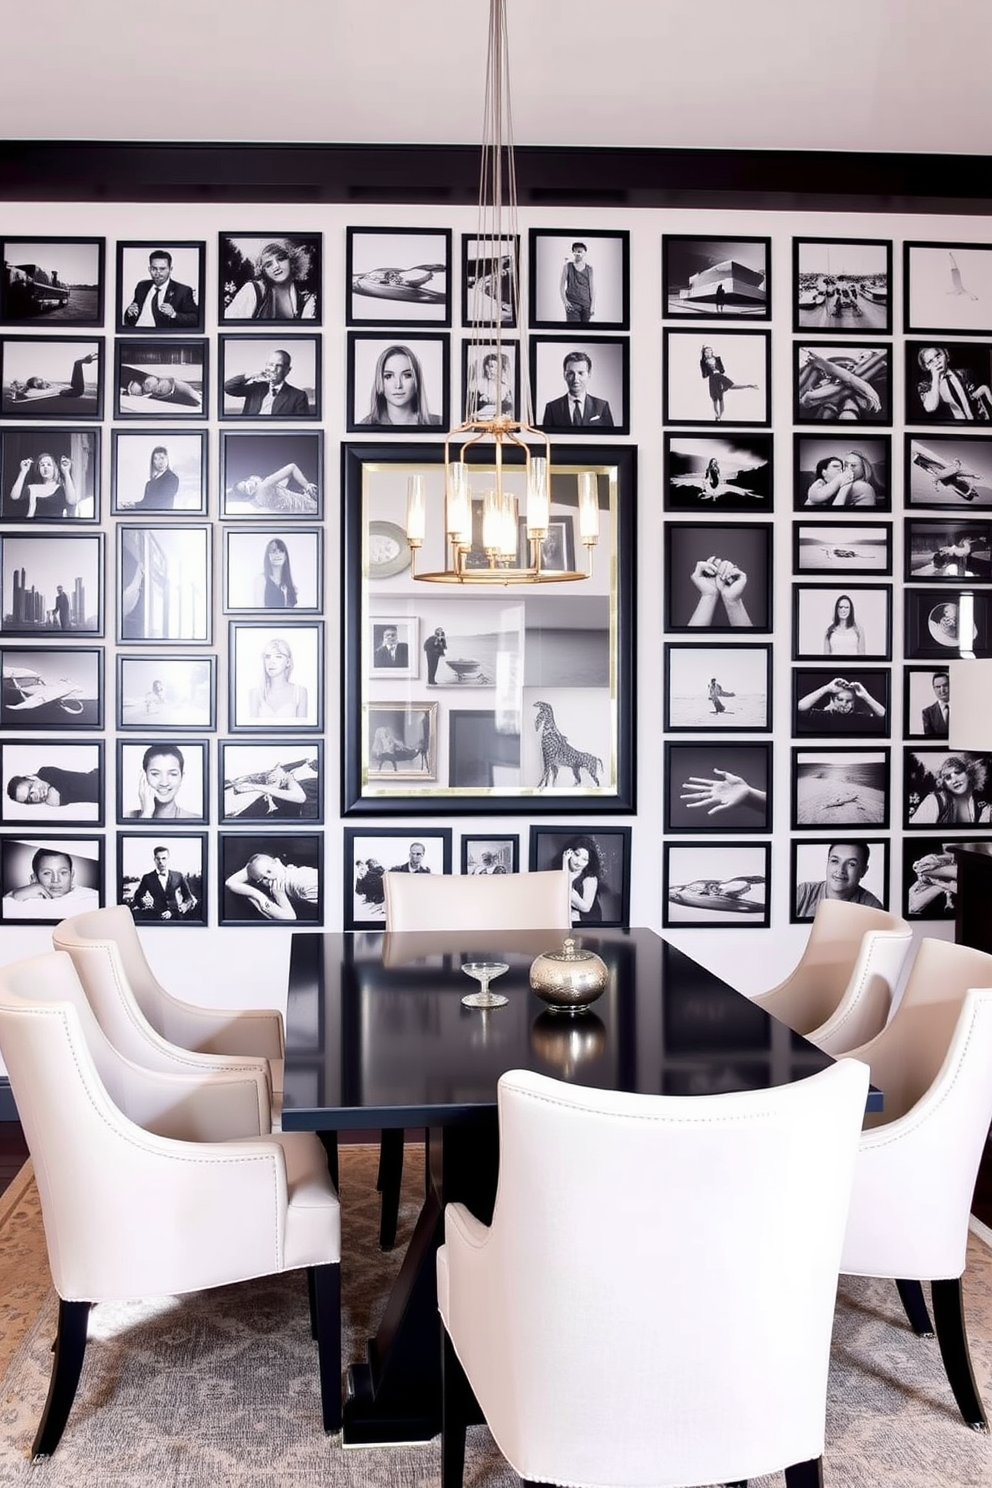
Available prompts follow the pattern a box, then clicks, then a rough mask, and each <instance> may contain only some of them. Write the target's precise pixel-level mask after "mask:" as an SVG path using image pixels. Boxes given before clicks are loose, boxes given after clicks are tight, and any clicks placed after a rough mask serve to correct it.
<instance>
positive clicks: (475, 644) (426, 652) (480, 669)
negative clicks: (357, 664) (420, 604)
mask: <svg viewBox="0 0 992 1488" xmlns="http://www.w3.org/2000/svg"><path fill="white" fill-rule="evenodd" d="M435 614H436V615H438V616H440V617H441V618H443V620H444V624H443V625H432V624H431V619H432V618H433V615H435ZM370 623H371V626H372V632H371V634H370V636H369V638H368V639H369V643H370V645H371V647H372V651H371V672H370V675H371V676H382V677H387V678H388V676H389V675H390V673H392V674H393V675H396V676H401V677H402V676H409V677H419V676H420V675H421V672H420V656H419V653H421V652H422V653H423V657H424V672H425V674H426V675H425V680H426V683H427V686H428V687H437V688H457V689H460V690H463V691H466V690H468V689H469V688H472V687H489V688H493V687H496V685H497V680H498V678H499V677H500V676H509V675H511V672H512V673H513V674H514V675H515V674H516V673H515V669H516V668H519V666H520V661H521V657H522V655H523V651H524V626H525V610H524V606H523V605H522V604H519V603H507V602H505V601H500V600H497V599H488V598H483V597H476V598H475V599H468V600H454V601H452V602H451V603H450V604H446V605H445V608H444V609H443V610H441V609H440V608H438V609H436V610H434V611H432V614H431V616H430V617H429V618H427V619H425V621H424V625H423V634H422V636H420V633H419V631H418V622H417V620H416V619H415V618H407V619H406V620H402V619H401V620H399V621H390V619H389V618H388V617H383V616H379V615H372V616H371V617H370ZM385 627H390V628H391V629H392V630H393V631H394V635H393V639H392V652H391V654H392V655H393V656H394V658H395V660H394V661H393V662H392V663H391V664H390V663H389V662H388V660H387V655H386V654H385V653H384V651H383V649H382V648H383V644H385V645H386V646H387V647H388V646H389V645H390V642H389V639H388V637H387V636H386V635H385V630H384V628H385ZM407 639H408V640H409V646H407V645H406V644H405V641H406V640H407ZM403 667H409V670H408V671H403V670H401V668H403Z"/></svg>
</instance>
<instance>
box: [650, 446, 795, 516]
mask: <svg viewBox="0 0 992 1488" xmlns="http://www.w3.org/2000/svg"><path fill="white" fill-rule="evenodd" d="M773 437H774V436H773V435H771V434H743V433H742V434H729V435H728V434H706V435H695V436H694V435H692V434H668V433H666V434H665V435H664V441H665V484H664V494H665V510H666V511H673V512H679V511H686V512H695V511H699V512H718V511H719V512H727V511H729V512H762V513H769V514H770V513H771V511H772V509H773V507H774V501H775V487H774V481H773V468H772V439H773Z"/></svg>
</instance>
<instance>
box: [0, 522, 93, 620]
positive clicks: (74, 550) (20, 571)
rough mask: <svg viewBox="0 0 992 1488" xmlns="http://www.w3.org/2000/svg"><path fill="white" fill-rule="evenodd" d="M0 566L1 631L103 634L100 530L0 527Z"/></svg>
mask: <svg viewBox="0 0 992 1488" xmlns="http://www.w3.org/2000/svg"><path fill="white" fill-rule="evenodd" d="M0 571H2V599H0V609H2V616H3V618H2V623H0V630H2V632H3V634H4V635H23V636H37V637H38V638H39V639H40V638H42V637H44V638H45V639H47V640H55V639H58V638H59V637H61V636H63V635H74V636H88V637H93V636H102V635H103V612H104V581H103V573H104V564H103V533H102V532H87V533H85V534H76V533H73V535H72V536H71V537H70V536H69V535H68V534H63V535H60V536H55V534H54V533H45V534H40V533H39V534H37V535H36V534H35V533H33V532H32V533H24V532H16V533H15V532H0Z"/></svg>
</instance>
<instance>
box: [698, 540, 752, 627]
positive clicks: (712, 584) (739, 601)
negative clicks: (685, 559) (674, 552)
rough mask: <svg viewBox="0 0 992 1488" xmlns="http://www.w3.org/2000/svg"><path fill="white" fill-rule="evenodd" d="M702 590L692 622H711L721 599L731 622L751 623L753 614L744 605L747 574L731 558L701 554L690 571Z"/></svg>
mask: <svg viewBox="0 0 992 1488" xmlns="http://www.w3.org/2000/svg"><path fill="white" fill-rule="evenodd" d="M690 578H691V580H692V583H693V584H694V585H695V587H696V588H697V589H698V590H699V600H698V602H697V604H696V608H695V609H694V610H693V612H692V614H691V615H690V616H689V624H690V625H712V624H713V617H714V615H715V614H716V607H717V600H722V602H723V608H724V610H725V611H726V615H727V624H728V625H730V626H734V627H737V626H744V625H750V624H751V617H750V615H749V614H748V612H747V609H746V607H745V605H744V598H743V596H744V590H745V589H746V587H747V574H746V573H745V572H744V571H743V569H741V568H738V566H737V564H736V563H733V562H731V560H730V559H729V558H717V557H710V558H700V559H699V560H698V562H697V563H696V566H695V568H694V569H693V570H692V573H691V574H690Z"/></svg>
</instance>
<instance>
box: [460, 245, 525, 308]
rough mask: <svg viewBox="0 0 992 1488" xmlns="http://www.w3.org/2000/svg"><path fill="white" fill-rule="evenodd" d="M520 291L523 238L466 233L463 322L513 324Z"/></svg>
mask: <svg viewBox="0 0 992 1488" xmlns="http://www.w3.org/2000/svg"><path fill="white" fill-rule="evenodd" d="M519 294H520V238H519V237H518V236H517V234H516V233H514V234H512V235H507V236H504V237H497V236H495V235H493V236H492V237H481V238H479V237H475V236H473V235H471V234H469V233H462V325H465V326H472V325H477V326H493V325H502V326H507V327H513V326H515V325H516V324H517V300H518V298H519Z"/></svg>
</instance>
